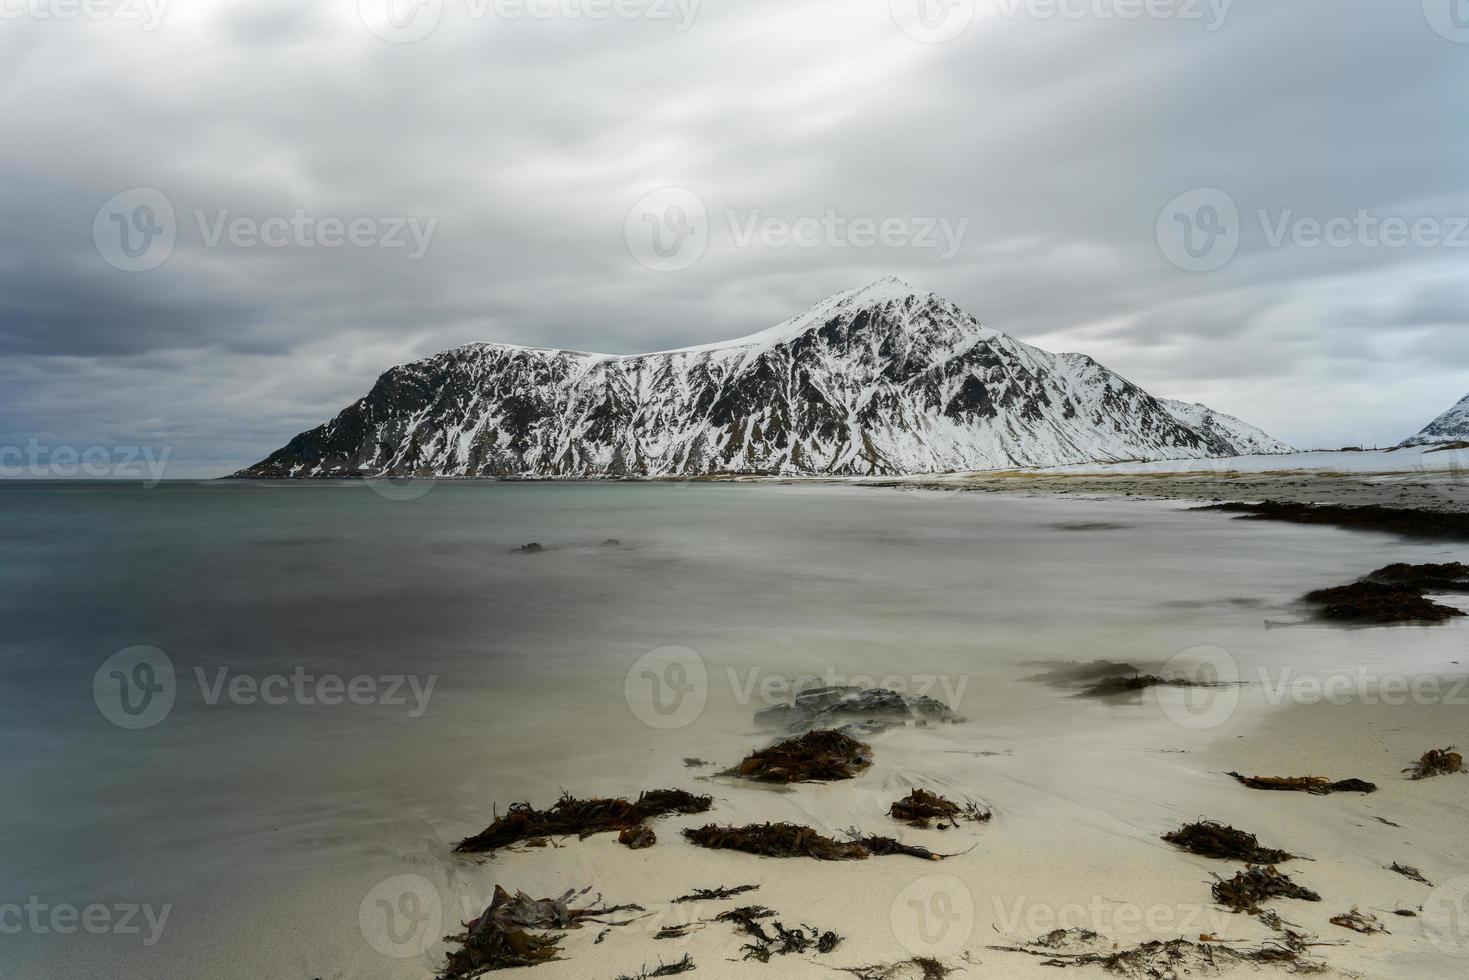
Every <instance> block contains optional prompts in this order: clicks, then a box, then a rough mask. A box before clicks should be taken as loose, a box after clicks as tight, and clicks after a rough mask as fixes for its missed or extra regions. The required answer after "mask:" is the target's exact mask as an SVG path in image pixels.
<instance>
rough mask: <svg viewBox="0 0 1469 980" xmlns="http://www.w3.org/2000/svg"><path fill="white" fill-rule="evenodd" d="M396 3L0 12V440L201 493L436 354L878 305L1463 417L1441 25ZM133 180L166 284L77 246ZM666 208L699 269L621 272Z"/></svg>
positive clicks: (1456, 143)
mask: <svg viewBox="0 0 1469 980" xmlns="http://www.w3.org/2000/svg"><path fill="white" fill-rule="evenodd" d="M413 2H414V0H360V2H359V0H329V2H326V3H322V4H300V3H292V2H280V0H193V2H190V3H188V4H183V3H173V4H164V2H163V0H152V5H151V6H150V5H149V4H148V3H146V2H145V0H97V3H96V4H95V5H94V6H93V8H91V9H92V11H93V15H91V16H87V15H80V14H77V13H76V9H77V8H76V7H70V8H68V7H66V5H65V3H64V2H57V0H49V2H48V0H0V15H3V19H0V76H3V80H4V84H3V86H0V111H3V118H4V119H5V121H6V144H7V147H6V152H5V153H4V154H3V158H0V213H3V214H4V215H5V217H6V219H7V220H5V221H4V222H3V224H0V445H21V444H24V443H26V442H28V441H35V442H38V443H40V444H42V445H49V446H72V447H79V448H81V447H90V446H104V447H116V446H135V445H148V446H154V447H170V449H171V452H172V456H171V459H172V465H171V468H170V472H169V475H170V476H185V475H217V474H220V473H223V472H226V471H228V470H230V469H233V468H235V467H237V466H239V465H243V464H246V463H249V462H253V461H255V460H256V459H258V458H260V457H262V456H264V455H265V454H266V453H268V452H269V451H271V450H273V449H275V448H277V447H278V446H280V445H281V444H283V443H284V442H285V441H286V440H287V439H288V438H289V437H290V436H291V435H293V434H295V433H296V432H297V431H300V430H302V429H305V428H308V427H310V426H313V425H315V424H317V423H319V422H321V421H323V420H324V419H325V418H327V417H329V416H330V415H331V414H333V413H334V412H335V411H336V410H337V409H339V408H340V407H342V406H343V405H345V404H346V403H347V402H349V401H351V400H352V399H353V398H355V397H357V396H358V395H360V394H362V393H363V392H364V391H365V390H366V389H367V388H368V387H370V385H371V383H372V381H373V379H374V378H375V377H376V375H377V374H378V373H380V372H381V371H382V370H384V369H386V368H387V367H389V366H391V365H393V364H395V363H399V362H402V361H405V360H409V359H412V358H415V357H420V356H424V355H428V354H432V353H435V352H437V351H439V350H442V349H444V348H447V347H452V346H455V345H457V344H462V343H467V342H471V341H479V340H499V341H507V342H513V343H520V344H531V345H540V346H551V347H572V348H578V349H591V350H603V351H608V352H614V353H625V352H634V351H642V350H656V349H662V348H668V347H676V346H681V345H686V344H694V343H701V342H707V341H712V340H718V339H724V338H728V337H733V336H738V335H740V334H743V333H749V332H753V331H755V330H758V329H761V328H763V327H766V326H769V325H771V324H773V323H775V322H777V321H779V320H781V319H783V318H784V317H786V316H788V315H790V314H792V313H795V312H797V311H798V310H800V309H801V308H803V307H805V306H806V305H809V304H810V303H811V302H813V301H815V300H817V299H819V298H821V297H823V296H825V295H827V294H829V293H832V292H835V291H837V290H840V289H846V288H851V287H854V286H857V285H861V284H863V283H865V282H867V281H870V280H872V279H876V278H878V277H879V276H882V275H886V274H889V273H895V274H898V275H902V276H903V277H904V278H906V279H908V280H909V281H910V282H913V283H914V284H915V285H918V286H920V287H924V288H928V289H932V290H934V291H936V292H940V293H943V294H945V295H947V296H949V297H950V298H952V299H954V300H955V301H956V302H959V303H960V304H961V305H962V306H964V307H965V308H967V309H969V310H970V311H971V312H973V313H975V314H976V315H977V316H979V317H980V318H981V319H982V320H984V321H985V322H986V323H988V324H990V325H992V326H995V327H997V328H999V329H1001V330H1004V331H1006V332H1008V333H1010V334H1012V335H1015V336H1017V337H1020V338H1022V339H1025V340H1027V341H1030V342H1032V343H1037V344H1039V345H1041V346H1044V347H1047V348H1050V349H1053V350H1081V351H1085V352H1086V353H1089V354H1092V355H1093V356H1095V357H1097V358H1098V359H1099V360H1101V361H1103V362H1104V363H1106V364H1107V365H1108V366H1110V367H1112V368H1114V369H1116V370H1118V371H1120V372H1122V373H1123V374H1125V375H1127V376H1128V377H1130V378H1131V379H1133V380H1134V381H1137V382H1138V383H1140V384H1142V385H1144V386H1145V387H1147V388H1149V389H1150V390H1152V391H1154V392H1155V393H1157V394H1160V395H1167V396H1172V397H1181V398H1188V399H1190V400H1201V401H1205V402H1208V403H1209V404H1211V405H1213V406H1214V407H1216V408H1219V409H1221V410H1223V411H1227V412H1231V413H1234V414H1237V415H1240V416H1242V417H1244V418H1246V419H1248V420H1249V421H1251V422H1253V423H1255V424H1258V425H1261V426H1263V427H1264V428H1266V429H1267V430H1269V431H1271V432H1272V433H1273V434H1275V435H1278V436H1279V437H1281V438H1283V439H1286V440H1287V441H1290V442H1293V443H1296V444H1298V445H1305V446H1332V445H1342V444H1360V443H1377V442H1382V443H1386V442H1396V441H1397V440H1399V439H1401V438H1403V437H1405V436H1407V435H1409V434H1410V433H1412V432H1414V431H1416V430H1417V429H1418V428H1419V427H1421V426H1422V425H1423V424H1424V423H1425V422H1427V421H1428V420H1429V419H1430V418H1432V417H1433V416H1435V415H1437V414H1438V413H1439V412H1441V411H1442V410H1443V409H1445V408H1446V407H1448V406H1449V405H1451V404H1453V403H1454V402H1455V401H1457V400H1458V399H1459V398H1460V397H1462V396H1463V395H1464V393H1465V392H1466V391H1469V357H1466V356H1465V355H1469V331H1466V324H1469V277H1466V276H1465V274H1464V273H1465V270H1466V260H1469V230H1466V229H1465V228H1458V225H1459V223H1460V222H1462V223H1463V224H1464V225H1465V226H1466V228H1469V186H1466V181H1465V178H1464V169H1463V168H1464V161H1465V159H1466V156H1469V153H1466V151H1469V127H1466V126H1465V125H1464V118H1463V117H1464V111H1465V110H1464V108H1463V93H1464V92H1465V91H1466V89H1469V85H1466V83H1469V29H1466V30H1464V31H1462V32H1460V31H1458V29H1457V27H1456V22H1455V21H1453V20H1451V19H1449V18H1448V17H1447V11H1448V10H1449V9H1450V3H1451V0H1443V4H1442V6H1443V8H1444V9H1443V11H1439V10H1438V6H1437V0H1424V3H1422V4H1421V5H1420V4H1419V3H1413V2H1405V3H1394V4H1372V5H1362V9H1354V10H1353V11H1352V13H1351V16H1349V17H1348V16H1343V13H1342V11H1341V8H1340V4H1339V2H1337V0H1297V2H1294V3H1290V4H1282V3H1278V2H1275V0H1234V2H1233V3H1225V2H1223V0H1215V2H1214V3H1212V4H1211V3H1209V2H1207V0H1147V2H1144V0H1028V2H1027V0H956V2H954V3H953V4H951V5H948V6H946V5H945V4H944V3H943V2H941V0H740V2H738V3H729V2H724V3H716V2H713V0H707V2H704V3H702V4H701V3H697V2H695V0H617V2H614V0H521V2H517V0H498V2H496V0H416V2H417V3H418V4H420V6H414V5H413ZM389 3H391V4H392V7H391V8H390V7H389V6H388V5H389ZM66 10H72V11H73V15H72V16H67V15H65V13H64V12H65V11H66ZM1138 11H1142V13H1141V14H1138V15H1136V16H1134V14H1137V12H1138ZM1148 11H1153V12H1154V13H1156V14H1157V16H1152V15H1149V13H1148ZM17 12H19V16H16V14H17ZM599 13H600V14H603V15H602V16H598V14H599ZM619 13H621V14H622V16H619ZM1440 13H1443V14H1444V16H1443V17H1440V16H1439V14H1440ZM389 14H392V15H393V16H392V17H391V18H389V17H388V15H389ZM921 14H926V15H927V16H926V18H925V17H920V16H919V15H921ZM155 15H156V16H155ZM424 17H427V18H429V21H425V20H423V19H421V18H424ZM946 18H947V19H946ZM956 18H957V19H956ZM430 21H431V24H430V26H432V27H433V29H432V30H431V31H427V32H426V33H424V36H422V37H421V39H419V40H416V41H411V42H408V43H397V42H402V41H405V39H406V37H407V36H408V35H411V34H416V33H419V32H421V31H422V28H423V26H424V25H425V24H426V23H429V22H430ZM405 25H406V28H405ZM150 27H151V28H152V29H149V28H150ZM905 28H906V30H905ZM405 30H406V33H405ZM374 32H376V33H374ZM394 32H397V33H396V34H395V33H394ZM915 35H916V36H915ZM949 35H954V36H952V37H950V36H949ZM384 36H387V37H389V38H390V39H389V40H385V39H384ZM944 38H947V39H944ZM133 188H151V189H154V190H156V191H158V192H160V193H161V194H162V195H163V197H164V198H165V199H166V201H167V202H168V204H169V205H170V206H171V207H172V210H173V220H172V222H171V224H170V227H171V229H172V231H173V232H174V234H175V236H176V240H175V241H174V243H173V245H172V248H171V250H169V251H168V252H167V254H166V261H163V262H162V264H160V265H158V266H157V268H153V269H150V270H148V271H125V269H124V268H119V267H118V266H119V265H123V266H127V265H128V263H129V262H133V263H134V264H137V261H139V260H135V259H130V258H128V257H127V256H126V255H125V254H123V253H119V252H117V251H116V249H117V246H118V244H119V243H120V242H121V241H122V239H121V238H120V237H119V236H120V235H121V234H122V232H123V231H128V232H129V234H131V235H133V236H134V238H133V240H134V241H135V242H138V243H142V242H147V241H150V239H146V238H144V237H142V235H143V232H142V230H141V229H142V228H143V225H141V224H140V225H135V226H132V227H131V228H128V227H119V226H117V225H116V224H115V222H114V221H113V219H112V217H111V215H109V214H107V213H104V214H103V216H102V218H101V219H99V218H98V214H99V209H103V208H104V205H106V204H107V202H109V201H110V200H112V199H113V198H114V197H115V195H118V194H119V193H121V192H127V191H129V190H130V189H133ZM662 188H685V189H687V191H691V192H692V193H693V194H694V195H696V198H697V201H698V202H699V203H700V204H701V205H702V206H703V207H704V209H705V213H707V215H708V222H707V225H706V226H704V231H705V232H706V233H707V247H706V248H704V249H703V250H702V252H701V253H700V254H699V255H698V256H697V261H695V262H693V263H692V264H689V265H688V267H687V268H681V269H680V270H679V271H655V270H653V269H650V268H648V267H647V266H646V265H645V264H644V263H640V262H639V261H638V256H639V254H640V252H639V249H638V248H637V247H633V248H629V243H628V240H627V235H628V234H629V233H632V234H634V235H635V234H636V232H637V228H638V221H637V220H636V219H638V218H639V217H640V215H638V214H636V213H634V215H633V218H634V220H633V221H632V222H631V223H630V222H629V212H630V209H633V208H634V206H635V205H636V204H637V202H638V201H640V200H641V199H643V198H644V197H645V196H646V195H648V194H650V193H652V192H655V191H658V190H660V189H662ZM1198 189H1213V190H1211V191H1210V192H1209V193H1210V194H1214V195H1216V196H1215V197H1212V198H1209V199H1208V200H1224V201H1226V202H1227V203H1228V204H1230V205H1233V207H1234V208H1235V209H1236V211H1237V213H1238V220H1237V221H1233V220H1230V221H1229V222H1228V223H1229V225H1230V227H1229V228H1227V229H1225V231H1226V232H1227V234H1226V235H1224V236H1222V237H1220V238H1219V241H1215V239H1214V238H1211V237H1209V228H1210V227H1212V226H1211V225H1210V224H1209V220H1208V219H1210V214H1205V213H1204V212H1203V211H1201V210H1199V209H1198V207H1195V206H1194V204H1195V199H1194V198H1184V199H1183V200H1184V201H1185V202H1186V203H1187V204H1188V205H1189V206H1188V207H1185V208H1184V210H1183V212H1182V213H1172V212H1170V211H1169V207H1170V202H1174V201H1176V200H1178V199H1179V198H1180V195H1185V194H1187V193H1188V192H1191V191H1196V190H1198ZM1221 192H1222V194H1223V195H1224V197H1223V198H1218V197H1217V194H1218V193H1221ZM131 200H132V199H131V198H124V203H125V205H127V206H125V207H124V209H123V210H122V211H121V212H120V214H121V218H122V220H123V221H124V224H125V225H128V224H130V223H131V222H133V221H134V219H135V218H137V219H138V220H139V221H141V220H142V219H143V218H146V217H147V216H148V214H151V215H152V216H153V217H154V218H161V217H162V216H160V215H159V214H157V213H155V212H154V211H150V212H148V214H139V213H138V212H137V211H136V209H135V208H134V207H132V206H131V205H130V204H128V203H127V202H129V201H131ZM1262 211H1263V212H1265V214H1264V216H1263V218H1262V216H1261V214H1260V212H1262ZM655 217H657V218H658V219H659V220H664V219H668V218H669V215H667V214H664V213H660V215H659V216H655ZM1226 217H1230V218H1231V219H1232V216H1228V215H1227V216H1226ZM833 218H834V219H835V224H834V223H833ZM1332 219H1340V220H1338V221H1336V222H1333V221H1332ZM1392 219H1400V220H1401V222H1402V224H1403V225H1404V226H1405V227H1407V228H1408V234H1407V240H1406V242H1405V243H1402V244H1399V243H1397V242H1396V240H1395V238H1394V236H1393V235H1392V234H1380V233H1379V232H1382V231H1384V230H1387V229H1391V227H1392V226H1391V224H1390V221H1391V220H1392ZM354 221H355V223H354ZM395 222H400V223H401V224H399V226H398V228H399V232H400V234H399V235H398V236H397V237H398V238H400V239H403V240H405V241H406V242H407V246H408V247H402V248H399V247H389V242H388V239H389V238H390V237H392V236H391V235H390V234H389V232H391V231H392V230H393V226H394V223H395ZM941 222H947V223H948V225H947V227H949V228H950V229H955V228H958V227H960V226H961V224H962V226H963V227H964V229H965V230H964V234H963V237H962V240H960V241H959V242H958V243H957V245H958V247H957V248H956V249H946V248H933V247H926V246H924V245H922V244H921V243H920V242H918V241H916V240H915V239H916V238H917V236H916V235H915V233H914V232H915V229H917V228H919V227H921V226H923V225H924V224H925V223H933V224H934V225H935V226H936V227H937V226H939V223H941ZM1313 222H1314V223H1315V224H1314V225H1313ZM412 223H416V226H417V228H418V229H419V232H420V237H419V239H418V244H420V245H426V251H424V252H423V254H422V256H421V257H419V258H416V259H415V258H414V257H413V254H414V253H415V252H416V251H418V250H419V249H418V248H416V247H414V242H415V239H414V237H413V236H412V235H410V234H409V233H408V229H409V228H411V227H413V224H412ZM884 223H887V226H888V230H889V231H892V232H894V234H890V235H883V234H879V235H878V236H877V239H878V240H875V241H871V242H869V241H867V240H866V239H865V238H864V237H863V236H862V235H861V234H860V233H859V230H860V229H861V228H862V227H863V225H864V224H866V225H869V226H872V227H876V228H882V227H883V225H884ZM1385 223H1386V224H1385ZM94 225H95V226H96V227H95V228H94ZM430 226H431V227H432V233H431V235H430V237H429V238H428V240H427V241H426V242H424V241H423V240H422V235H421V232H422V231H423V230H425V229H427V228H429V227H430ZM837 226H840V229H841V230H839V231H836V232H833V231H832V230H831V229H832V228H833V227H837ZM1317 226H1320V227H1319V228H1318V227H1317ZM1369 226H1370V227H1374V228H1376V229H1377V231H1374V232H1371V233H1369V232H1367V231H1365V230H1364V229H1365V228H1368V227H1369ZM651 227H652V226H650V230H651ZM792 227H795V228H797V229H800V228H806V229H808V230H812V231H813V237H812V238H810V239H809V240H802V241H787V240H785V239H784V238H782V237H781V236H780V235H779V234H763V233H757V234H754V235H753V237H751V238H750V239H749V240H745V239H746V235H747V233H748V232H749V230H750V229H761V228H763V229H766V230H769V229H775V230H776V231H777V232H778V231H779V230H780V229H782V228H785V229H790V228H792ZM308 228H309V230H306V229H308ZM818 228H819V229H821V230H820V231H819V232H816V231H815V230H816V229H818ZM338 229H339V230H338ZM1313 229H1314V230H1318V231H1323V235H1318V236H1317V237H1322V238H1323V240H1322V241H1321V242H1320V243H1319V244H1318V243H1315V242H1314V240H1313V236H1312V232H1313ZM1456 229H1458V230H1457V232H1456ZM333 231H335V232H336V234H335V235H333V234H332V232H333ZM1326 231H1329V232H1332V234H1324V232H1326ZM94 232H95V233H94ZM1415 232H1416V234H1415ZM1185 233H1188V234H1193V235H1195V236H1196V238H1195V239H1194V242H1195V243H1196V244H1201V245H1202V246H1209V247H1218V248H1224V249H1225V252H1222V253H1221V252H1214V253H1212V254H1210V255H1209V256H1208V258H1209V259H1210V260H1211V261H1209V262H1208V263H1207V264H1211V265H1212V264H1213V262H1212V260H1213V259H1216V258H1219V257H1221V256H1222V257H1226V258H1228V261H1227V262H1223V263H1221V264H1220V265H1219V267H1218V268H1214V269H1212V270H1211V271H1207V272H1191V271H1186V269H1185V268H1181V267H1180V264H1183V265H1188V264H1189V260H1188V258H1187V257H1186V255H1184V256H1182V262H1180V261H1179V260H1180V258H1181V255H1180V253H1179V251H1178V248H1179V244H1178V241H1176V240H1174V238H1173V236H1174V235H1176V234H1185ZM1430 233H1433V234H1430ZM1281 234H1283V235H1284V237H1283V238H1282V237H1280V236H1281ZM109 236H112V238H111V241H110V242H109ZM1277 238H1279V240H1278V241H1276V240H1275V239H1277ZM349 239H350V240H349ZM1160 239H1161V245H1160ZM333 240H335V241H338V242H339V243H338V244H336V245H335V246H333V247H327V245H328V243H330V242H331V241H333ZM151 241H154V242H155V243H156V242H159V241H161V239H152V240H151ZM99 242H100V243H101V244H100V247H99ZM950 251H952V252H953V254H952V255H949V254H948V253H949V252H950ZM154 254H155V255H156V254H158V253H154ZM148 257H149V256H148V255H147V254H145V255H144V256H143V258H142V260H141V261H143V262H144V264H146V260H147V258H148Z"/></svg>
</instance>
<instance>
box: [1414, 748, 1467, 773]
mask: <svg viewBox="0 0 1469 980" xmlns="http://www.w3.org/2000/svg"><path fill="white" fill-rule="evenodd" d="M1463 771H1464V757H1463V756H1462V755H1460V754H1459V753H1458V752H1455V751H1454V747H1453V746H1452V745H1450V746H1449V747H1448V748H1446V749H1429V750H1428V751H1427V752H1425V753H1423V757H1422V758H1421V759H1419V760H1418V761H1417V762H1416V763H1414V764H1413V765H1411V766H1409V767H1408V768H1407V769H1404V770H1403V772H1406V773H1408V774H1409V775H1408V778H1409V779H1415V780H1416V779H1429V778H1432V777H1433V776H1451V775H1453V774H1454V773H1458V772H1463Z"/></svg>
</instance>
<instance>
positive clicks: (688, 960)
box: [617, 953, 695, 980]
mask: <svg viewBox="0 0 1469 980" xmlns="http://www.w3.org/2000/svg"><path fill="white" fill-rule="evenodd" d="M693 969H695V967H694V958H693V957H692V956H690V955H689V954H688V953H685V954H683V959H681V960H678V961H677V962H675V963H659V964H658V965H657V966H656V967H655V968H653V969H651V970H649V969H648V968H647V967H646V966H644V967H643V968H642V970H640V971H638V973H637V975H636V976H629V975H628V974H626V973H624V974H623V975H622V976H620V977H618V978H617V980H652V978H653V977H672V976H676V975H678V974H680V973H688V972H689V971H691V970H693Z"/></svg>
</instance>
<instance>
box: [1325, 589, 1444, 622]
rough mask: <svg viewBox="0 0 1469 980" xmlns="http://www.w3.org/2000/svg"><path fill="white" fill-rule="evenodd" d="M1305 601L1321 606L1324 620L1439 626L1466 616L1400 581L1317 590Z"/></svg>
mask: <svg viewBox="0 0 1469 980" xmlns="http://www.w3.org/2000/svg"><path fill="white" fill-rule="evenodd" d="M1306 601H1307V602H1309V603H1312V604H1314V605H1318V606H1320V607H1321V615H1322V616H1324V617H1325V618H1327V619H1338V620H1366V621H1369V622H1373V623H1421V622H1428V623H1440V622H1443V621H1445V620H1449V619H1454V618H1457V617H1459V616H1464V615H1466V614H1465V613H1464V611H1463V610H1462V609H1455V608H1454V607H1453V606H1445V605H1442V604H1441V603H1437V602H1434V601H1433V600H1432V599H1430V598H1428V597H1427V596H1426V595H1424V594H1423V591H1422V590H1421V589H1419V588H1417V587H1416V586H1413V585H1409V584H1406V583H1402V582H1353V583H1352V584H1351V585H1341V586H1337V587H1336V588H1334V589H1317V590H1316V591H1315V592H1309V593H1307V594H1306Z"/></svg>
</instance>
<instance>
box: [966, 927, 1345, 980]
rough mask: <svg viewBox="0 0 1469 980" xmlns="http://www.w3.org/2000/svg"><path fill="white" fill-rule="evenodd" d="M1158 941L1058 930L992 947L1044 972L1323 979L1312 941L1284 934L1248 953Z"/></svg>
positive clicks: (1159, 979) (1170, 979)
mask: <svg viewBox="0 0 1469 980" xmlns="http://www.w3.org/2000/svg"><path fill="white" fill-rule="evenodd" d="M1209 938H1210V937H1206V936H1200V937H1199V940H1200V941H1199V942H1191V941H1189V940H1187V939H1171V940H1167V941H1164V940H1160V939H1154V940H1150V941H1148V942H1145V943H1139V944H1138V945H1136V946H1119V945H1118V944H1116V943H1114V942H1112V941H1111V940H1109V939H1106V938H1103V937H1102V936H1099V935H1097V934H1096V933H1095V932H1092V931H1091V930H1089V929H1056V930H1053V931H1052V932H1049V933H1047V934H1046V935H1044V936H1041V937H1040V938H1038V939H1033V940H1031V941H1029V942H1025V943H1019V944H1017V945H1012V946H991V947H990V949H993V950H998V951H1000V952H1005V953H1025V954H1027V955H1029V956H1038V957H1041V958H1042V962H1041V965H1042V966H1050V967H1063V968H1064V967H1074V966H1100V967H1102V969H1104V970H1106V971H1107V972H1108V973H1112V974H1116V975H1118V976H1123V977H1137V978H1139V980H1144V978H1145V980H1164V978H1166V980H1175V978H1177V977H1183V976H1191V975H1194V974H1209V975H1212V974H1216V973H1219V972H1221V971H1223V970H1224V969H1225V968H1227V967H1230V966H1233V965H1235V964H1244V963H1248V964H1256V965H1258V964H1278V965H1281V966H1284V967H1286V968H1287V969H1288V970H1289V971H1290V972H1292V973H1324V972H1326V969H1327V968H1326V967H1325V965H1324V964H1321V963H1318V962H1315V961H1313V960H1310V959H1307V958H1306V953H1307V951H1308V949H1309V948H1310V947H1311V946H1312V945H1313V943H1312V942H1311V940H1310V938H1309V937H1307V936H1303V935H1301V934H1299V933H1296V932H1292V931H1290V930H1284V931H1283V932H1282V935H1281V937H1280V938H1279V939H1273V940H1270V941H1267V942H1265V943H1262V944H1261V945H1259V946H1254V947H1250V948H1246V949H1236V948H1233V947H1229V946H1224V945H1221V944H1219V943H1218V942H1217V941H1213V942H1211V941H1208V940H1209Z"/></svg>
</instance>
